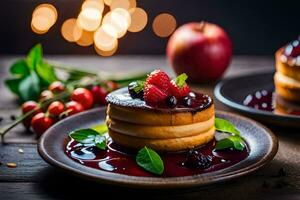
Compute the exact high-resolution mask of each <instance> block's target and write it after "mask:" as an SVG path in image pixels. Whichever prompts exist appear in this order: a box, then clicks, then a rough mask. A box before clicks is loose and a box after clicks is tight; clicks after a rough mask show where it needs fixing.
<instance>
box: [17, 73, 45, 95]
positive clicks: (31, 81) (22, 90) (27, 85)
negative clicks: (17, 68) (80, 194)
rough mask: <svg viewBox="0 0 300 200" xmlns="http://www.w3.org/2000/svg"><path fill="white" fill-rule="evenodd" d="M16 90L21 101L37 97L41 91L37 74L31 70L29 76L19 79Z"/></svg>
mask: <svg viewBox="0 0 300 200" xmlns="http://www.w3.org/2000/svg"><path fill="white" fill-rule="evenodd" d="M18 91H19V95H20V98H21V100H22V101H28V100H31V99H37V98H38V97H39V94H40V92H41V86H40V79H39V77H38V75H37V74H36V73H35V72H34V71H31V72H30V75H29V76H26V78H24V79H22V81H20V83H19V85H18Z"/></svg>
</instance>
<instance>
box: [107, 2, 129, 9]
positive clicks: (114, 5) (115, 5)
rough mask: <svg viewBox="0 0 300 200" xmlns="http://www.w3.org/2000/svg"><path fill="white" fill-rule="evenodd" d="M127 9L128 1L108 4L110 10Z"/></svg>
mask: <svg viewBox="0 0 300 200" xmlns="http://www.w3.org/2000/svg"><path fill="white" fill-rule="evenodd" d="M129 7H130V2H129V0H112V1H111V3H110V10H114V9H116V8H123V9H125V10H129Z"/></svg>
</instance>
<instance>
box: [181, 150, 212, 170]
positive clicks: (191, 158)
mask: <svg viewBox="0 0 300 200" xmlns="http://www.w3.org/2000/svg"><path fill="white" fill-rule="evenodd" d="M183 165H184V166H186V167H188V168H192V169H195V168H198V169H207V168H209V167H210V166H211V165H212V157H211V156H205V155H203V154H201V153H199V152H198V151H197V150H190V151H189V152H188V153H187V157H186V160H185V162H184V163H183Z"/></svg>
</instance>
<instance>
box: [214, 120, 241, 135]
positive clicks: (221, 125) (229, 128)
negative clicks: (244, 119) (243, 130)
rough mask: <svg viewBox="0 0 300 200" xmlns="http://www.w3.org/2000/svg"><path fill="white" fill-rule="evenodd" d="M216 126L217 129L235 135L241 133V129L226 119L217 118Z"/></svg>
mask: <svg viewBox="0 0 300 200" xmlns="http://www.w3.org/2000/svg"><path fill="white" fill-rule="evenodd" d="M215 127H216V130H217V131H220V132H225V133H231V134H233V135H240V131H239V130H237V129H236V128H235V126H234V125H233V124H232V123H231V122H229V121H227V120H225V119H221V118H215Z"/></svg>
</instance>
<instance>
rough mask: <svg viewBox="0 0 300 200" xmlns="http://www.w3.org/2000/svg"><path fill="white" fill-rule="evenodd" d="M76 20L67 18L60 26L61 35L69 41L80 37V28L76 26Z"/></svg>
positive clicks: (74, 40)
mask: <svg viewBox="0 0 300 200" xmlns="http://www.w3.org/2000/svg"><path fill="white" fill-rule="evenodd" d="M76 21H77V20H76V19H75V18H70V19H67V20H66V21H64V23H63V25H62V27H61V34H62V36H63V37H64V38H65V39H66V40H67V41H69V42H76V41H78V40H79V39H80V38H81V35H82V29H81V28H79V27H78V26H77V22H76Z"/></svg>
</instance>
